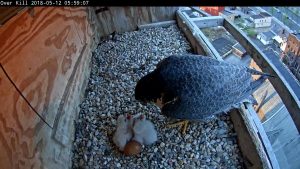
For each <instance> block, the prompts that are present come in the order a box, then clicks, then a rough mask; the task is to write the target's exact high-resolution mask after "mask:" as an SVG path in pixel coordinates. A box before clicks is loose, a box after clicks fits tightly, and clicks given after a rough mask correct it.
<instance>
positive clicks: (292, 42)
mask: <svg viewBox="0 0 300 169" xmlns="http://www.w3.org/2000/svg"><path fill="white" fill-rule="evenodd" d="M285 52H286V53H287V52H291V53H293V54H294V55H296V56H300V34H292V33H291V34H289V36H288V39H287V46H286V49H285Z"/></svg>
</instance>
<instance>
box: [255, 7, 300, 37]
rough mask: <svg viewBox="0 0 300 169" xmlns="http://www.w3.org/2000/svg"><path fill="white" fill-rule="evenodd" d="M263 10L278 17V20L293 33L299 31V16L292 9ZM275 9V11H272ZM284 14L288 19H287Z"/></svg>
mask: <svg viewBox="0 0 300 169" xmlns="http://www.w3.org/2000/svg"><path fill="white" fill-rule="evenodd" d="M261 8H262V9H264V10H266V11H267V12H269V13H270V14H271V15H273V16H274V17H276V18H277V19H278V20H280V21H281V22H282V23H284V24H286V25H287V26H288V27H289V28H290V29H291V30H293V31H297V32H298V31H299V30H300V25H299V20H300V19H299V18H300V17H299V16H297V15H296V14H295V13H293V12H292V11H291V10H290V9H288V8H287V7H276V8H273V7H261ZM272 8H273V11H272ZM284 14H285V15H286V16H287V17H288V18H287V19H285V17H284Z"/></svg>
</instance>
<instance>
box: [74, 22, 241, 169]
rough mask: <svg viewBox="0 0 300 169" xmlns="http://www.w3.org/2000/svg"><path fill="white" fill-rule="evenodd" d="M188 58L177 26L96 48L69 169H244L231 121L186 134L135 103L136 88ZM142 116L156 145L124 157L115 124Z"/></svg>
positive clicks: (197, 125)
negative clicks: (160, 68)
mask: <svg viewBox="0 0 300 169" xmlns="http://www.w3.org/2000/svg"><path fill="white" fill-rule="evenodd" d="M184 53H191V47H190V44H189V43H188V41H187V39H186V38H185V37H184V35H183V34H182V33H181V32H180V31H179V29H178V27H177V26H176V25H172V26H170V27H167V28H150V29H144V30H139V31H134V32H126V33H123V34H117V35H116V36H115V37H114V38H113V39H110V40H106V41H104V42H102V43H100V44H99V46H98V47H97V49H96V51H95V52H94V55H93V58H92V68H91V75H90V78H89V83H88V86H87V89H86V92H85V99H84V101H83V102H82V103H81V105H80V108H81V110H80V114H79V117H78V119H77V120H76V125H75V129H76V133H75V140H74V147H73V157H72V159H73V161H72V163H73V164H72V168H218V169H219V168H244V167H243V159H242V158H241V153H240V150H239V148H238V146H237V141H236V139H237V138H236V133H235V132H234V131H233V125H232V122H231V121H230V118H229V115H227V114H223V115H219V116H217V117H216V118H213V119H212V120H210V121H209V122H192V123H190V125H189V127H188V130H187V134H186V135H182V134H181V133H180V130H178V129H177V128H167V127H166V125H167V124H169V123H172V122H175V121H176V120H174V119H169V118H166V117H165V116H163V115H161V114H160V110H159V108H157V107H156V106H154V105H151V104H148V105H147V106H143V105H141V104H140V103H138V102H137V101H135V99H134V88H135V85H136V82H137V81H138V80H139V79H140V78H141V77H142V76H144V75H146V74H147V73H149V72H150V71H152V70H154V69H155V66H156V64H157V63H158V62H159V61H160V60H162V59H163V58H164V57H167V56H169V55H171V54H184ZM124 113H131V114H137V113H144V114H146V117H147V118H148V119H149V120H151V121H152V122H153V123H154V125H155V127H156V130H157V133H158V141H157V142H156V143H155V144H153V145H150V146H144V147H143V150H142V153H141V154H140V155H139V156H134V157H132V156H130V157H128V156H124V155H123V154H122V153H120V152H119V151H118V150H117V147H116V146H115V145H114V144H113V142H112V136H113V133H114V131H115V129H116V119H117V117H118V116H119V115H120V114H124Z"/></svg>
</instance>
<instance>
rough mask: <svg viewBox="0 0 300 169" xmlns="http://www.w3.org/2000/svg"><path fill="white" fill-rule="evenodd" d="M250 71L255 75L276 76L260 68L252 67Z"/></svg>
mask: <svg viewBox="0 0 300 169" xmlns="http://www.w3.org/2000/svg"><path fill="white" fill-rule="evenodd" d="M248 72H249V73H251V74H253V75H262V76H267V77H275V76H274V75H271V74H269V73H264V72H260V71H258V70H255V69H251V68H248Z"/></svg>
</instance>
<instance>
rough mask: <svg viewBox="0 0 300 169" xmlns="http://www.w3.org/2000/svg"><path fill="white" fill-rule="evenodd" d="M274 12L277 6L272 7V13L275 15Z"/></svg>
mask: <svg viewBox="0 0 300 169" xmlns="http://www.w3.org/2000/svg"><path fill="white" fill-rule="evenodd" d="M274 12H275V7H272V8H271V14H272V15H274Z"/></svg>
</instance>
